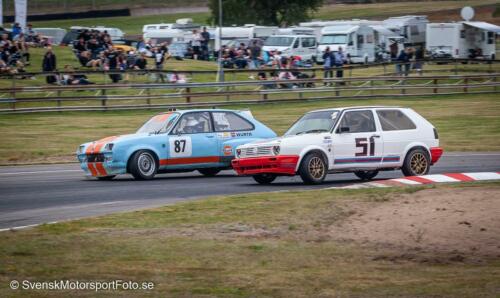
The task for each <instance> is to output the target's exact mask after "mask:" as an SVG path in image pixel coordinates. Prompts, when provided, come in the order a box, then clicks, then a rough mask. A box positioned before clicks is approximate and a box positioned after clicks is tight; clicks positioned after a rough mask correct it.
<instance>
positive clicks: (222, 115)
mask: <svg viewBox="0 0 500 298" xmlns="http://www.w3.org/2000/svg"><path fill="white" fill-rule="evenodd" d="M212 115H213V117H214V126H215V131H217V132H221V131H235V130H253V128H254V126H253V124H252V123H250V122H248V121H247V120H245V119H243V118H242V117H240V116H238V115H236V114H235V113H231V112H212Z"/></svg>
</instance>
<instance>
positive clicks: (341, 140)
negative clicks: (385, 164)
mask: <svg viewBox="0 0 500 298" xmlns="http://www.w3.org/2000/svg"><path fill="white" fill-rule="evenodd" d="M383 148H384V147H383V139H382V136H381V134H380V133H379V131H378V129H377V125H376V123H375V116H374V114H373V112H372V111H371V110H369V109H367V110H351V111H349V110H348V111H345V112H344V113H343V115H342V119H341V120H340V122H339V124H338V125H337V127H336V128H335V131H334V134H333V168H334V169H357V168H359V169H365V168H367V169H370V168H378V167H380V164H381V162H382V156H383Z"/></svg>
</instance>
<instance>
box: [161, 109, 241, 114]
mask: <svg viewBox="0 0 500 298" xmlns="http://www.w3.org/2000/svg"><path fill="white" fill-rule="evenodd" d="M220 111H222V112H236V113H239V112H241V110H228V109H212V108H206V109H189V110H172V111H167V112H162V113H160V114H159V115H162V114H166V113H172V112H177V113H179V114H185V113H190V112H220Z"/></svg>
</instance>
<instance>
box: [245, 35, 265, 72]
mask: <svg viewBox="0 0 500 298" xmlns="http://www.w3.org/2000/svg"><path fill="white" fill-rule="evenodd" d="M248 51H249V52H250V60H251V62H250V68H252V69H257V68H259V66H260V62H261V61H262V54H261V53H262V49H261V47H259V45H258V44H257V41H256V40H254V41H253V42H252V46H251V47H250V48H249V49H248Z"/></svg>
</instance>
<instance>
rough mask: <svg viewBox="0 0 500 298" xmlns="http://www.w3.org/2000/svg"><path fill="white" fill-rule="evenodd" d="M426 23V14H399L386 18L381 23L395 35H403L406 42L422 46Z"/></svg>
mask: <svg viewBox="0 0 500 298" xmlns="http://www.w3.org/2000/svg"><path fill="white" fill-rule="evenodd" d="M428 23H429V20H428V19H427V16H401V17H392V18H388V19H386V20H384V22H383V25H384V27H386V28H387V29H389V30H391V31H392V32H394V33H395V34H396V35H400V36H403V37H404V38H405V39H406V44H409V45H416V46H418V45H420V46H423V45H424V43H425V30H426V28H427V27H426V26H427V24H428Z"/></svg>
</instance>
